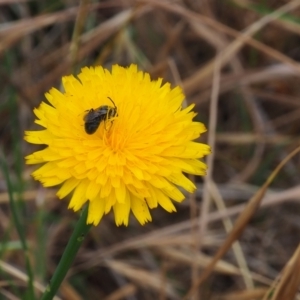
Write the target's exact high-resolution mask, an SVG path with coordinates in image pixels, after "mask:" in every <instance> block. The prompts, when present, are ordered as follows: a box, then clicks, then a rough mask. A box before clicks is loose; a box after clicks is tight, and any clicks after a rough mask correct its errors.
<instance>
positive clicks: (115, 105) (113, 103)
mask: <svg viewBox="0 0 300 300" xmlns="http://www.w3.org/2000/svg"><path fill="white" fill-rule="evenodd" d="M107 98H108V99H109V100H110V101H111V102H112V103H113V105H114V107H115V108H117V106H116V104H115V102H114V101H112V99H111V98H110V97H107Z"/></svg>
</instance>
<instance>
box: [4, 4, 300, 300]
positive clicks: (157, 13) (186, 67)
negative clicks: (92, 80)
mask: <svg viewBox="0 0 300 300" xmlns="http://www.w3.org/2000/svg"><path fill="white" fill-rule="evenodd" d="M299 34H300V1H299V0H294V1H288V0H277V1H258V0H257V1H248V0H232V1H229V0H228V1H227V0H223V1H219V0H210V1H209V0H202V1H200V0H196V1H192V0H176V1H175V0H174V1H171V0H170V1H159V0H140V1H134V0H132V1H130V0H119V1H118V0H116V1H114V0H107V1H101V2H100V1H99V2H98V1H88V0H82V1H81V2H80V3H77V1H72V0H70V1H26V0H25V1H21V0H2V1H0V57H1V65H0V72H1V81H0V87H1V89H0V92H1V97H0V99H1V100H0V139H1V159H2V160H5V161H6V164H7V168H8V172H9V177H10V180H11V189H10V190H8V188H7V186H8V185H7V178H6V176H5V170H4V168H3V167H2V171H3V172H2V174H3V176H2V174H1V178H0V191H1V194H0V237H1V238H0V269H1V272H0V295H1V297H0V298H1V299H2V298H3V299H26V297H25V296H24V291H25V290H26V284H27V283H26V282H27V279H28V273H27V269H26V261H25V259H24V251H23V250H22V249H23V248H22V246H21V243H20V238H19V236H18V234H17V231H16V230H15V224H14V222H13V218H12V215H11V211H10V209H9V197H10V194H9V192H10V191H11V192H13V194H12V195H11V196H13V197H14V198H15V199H16V200H18V201H19V202H18V205H19V213H20V216H19V217H20V222H21V224H22V226H23V229H24V234H25V237H26V241H27V244H28V247H29V252H28V253H29V260H30V263H31V265H32V269H33V273H34V279H35V282H34V288H35V291H36V293H37V295H40V294H39V291H42V290H43V289H44V284H46V283H47V280H49V278H50V276H51V274H52V273H53V270H54V269H55V266H56V264H57V262H58V260H59V258H60V256H61V254H62V252H63V250H64V247H65V245H66V243H67V240H68V237H69V235H70V232H71V230H72V224H73V222H75V220H76V219H77V216H76V215H74V213H73V212H71V211H68V210H67V201H63V202H61V201H58V200H57V198H56V196H55V190H54V189H53V190H52V189H47V190H46V189H43V188H42V187H40V186H38V185H37V183H36V182H33V180H32V179H31V177H30V172H31V171H32V168H30V167H28V166H26V167H25V166H24V161H23V157H24V155H26V154H27V153H29V152H30V151H31V150H32V148H31V146H30V145H28V144H25V143H24V142H23V141H22V140H23V132H24V130H25V129H30V128H31V129H32V128H33V127H32V126H33V125H32V123H33V122H32V121H33V114H32V108H33V107H36V106H38V105H39V103H40V101H42V100H43V99H44V96H43V94H44V93H45V92H46V91H47V90H48V89H49V88H51V87H52V86H55V87H59V85H60V79H61V77H62V76H63V75H67V74H70V73H77V72H78V70H79V69H80V68H81V67H82V66H85V65H98V64H100V65H103V66H105V67H107V68H110V66H111V65H112V64H120V65H125V66H126V65H129V64H131V63H136V64H138V65H139V67H140V68H141V69H143V70H145V71H147V72H150V73H151V75H152V77H153V78H157V77H163V78H164V79H165V80H166V81H170V82H172V84H173V85H181V86H182V87H183V89H184V91H185V94H186V96H187V99H186V101H187V102H188V103H195V104H196V110H197V112H198V116H197V119H199V120H201V121H202V122H204V123H205V124H206V125H207V127H208V129H209V130H208V133H207V134H206V135H205V136H204V137H203V139H205V141H206V142H208V143H209V144H210V145H211V146H212V148H213V153H212V155H210V156H209V158H208V160H207V163H208V165H209V171H208V174H207V176H206V178H205V180H204V182H202V181H200V179H198V178H194V180H195V181H196V183H197V186H198V190H197V192H196V193H195V194H194V195H187V200H185V202H183V203H182V204H181V205H178V206H177V208H178V212H177V213H176V214H168V213H166V212H165V211H163V210H160V209H156V210H155V211H153V222H152V223H150V224H148V225H146V226H144V227H141V226H140V225H139V224H137V222H136V221H135V220H134V219H132V220H131V223H130V226H129V227H127V228H124V227H120V228H117V227H116V226H115V224H114V220H113V217H112V216H111V215H108V216H106V217H105V218H104V219H103V221H101V223H100V225H99V226H98V227H96V228H93V229H92V231H91V232H90V235H89V236H88V237H87V239H86V241H85V244H84V246H83V248H82V249H81V250H80V252H79V254H78V256H77V259H76V261H75V263H74V265H73V268H72V269H71V270H70V272H69V274H68V277H67V279H66V280H65V282H64V284H63V286H62V287H61V289H60V294H59V295H58V297H57V299H66V300H67V299H70V300H73V299H74V300H77V299H78V300H79V299H105V300H117V299H128V300H135V299H145V300H147V299H149V300H150V299H160V300H163V299H204V300H210V299H212V300H217V299H218V300H225V299H226V300H246V299H249V300H256V299H257V300H258V299H263V300H293V299H300V295H299V294H298V292H299V291H298V290H299V284H300V248H299V241H300V222H299V215H300V206H299V200H300V185H299V182H300V181H299V180H300V171H299V170H300V168H299V167H300V161H299V154H297V153H298V152H297V151H298V150H299V149H298V148H297V147H298V145H299V141H300V138H299V129H300V123H298V118H299V115H300V100H299V99H300V98H299V95H300V89H299V87H300V85H299V82H300V81H299V75H300V64H299V60H300V55H299V53H300V52H299V51H300V39H299ZM145 113H147V112H145ZM295 149H296V150H295ZM297 149H298V150H297ZM293 151H294V152H293ZM287 158H288V159H287ZM277 166H280V170H279V169H276V167H277ZM275 173H276V176H273V175H275ZM271 174H272V177H270V175H271ZM24 297H25V298H24Z"/></svg>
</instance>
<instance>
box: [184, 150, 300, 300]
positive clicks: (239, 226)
mask: <svg viewBox="0 0 300 300" xmlns="http://www.w3.org/2000/svg"><path fill="white" fill-rule="evenodd" d="M299 152H300V146H299V147H298V148H296V149H295V150H294V151H293V152H291V153H290V154H289V155H288V156H287V157H286V158H285V159H284V160H283V161H282V162H281V163H280V164H279V165H278V166H277V168H276V169H275V170H274V171H273V172H272V174H271V175H270V176H269V177H268V179H267V180H266V182H265V183H264V185H263V186H262V187H261V188H260V189H259V190H258V191H257V193H256V194H255V195H254V196H253V197H252V198H251V199H250V200H249V203H248V204H247V205H246V207H245V209H244V210H243V212H242V213H241V214H240V215H239V217H238V219H237V221H236V222H235V224H234V227H233V229H232V231H231V232H230V233H229V234H228V236H227V238H226V239H225V242H224V243H223V245H222V246H221V247H220V248H219V250H218V252H217V253H216V255H215V256H214V259H213V260H212V262H211V263H210V264H209V265H208V267H207V268H206V269H205V270H204V271H203V273H202V274H201V276H200V277H199V279H198V281H197V286H194V287H192V288H191V289H190V291H189V292H188V293H187V295H186V296H185V297H184V299H188V298H189V297H190V296H191V295H193V293H194V290H196V289H197V287H198V286H199V285H201V284H202V283H203V282H204V280H205V279H206V278H207V277H208V276H209V275H210V274H211V272H212V271H213V268H214V267H215V264H216V263H217V261H218V260H219V259H220V258H221V257H223V255H224V254H225V253H226V252H227V251H228V249H229V248H230V247H231V245H232V244H233V242H234V241H235V240H237V239H238V238H239V237H240V235H241V234H242V232H243V230H244V228H245V226H246V225H247V224H248V222H249V220H250V219H251V217H252V216H253V215H254V213H255V212H256V210H257V208H258V207H259V205H260V202H261V200H262V199H263V196H264V195H265V193H266V191H267V188H268V186H269V185H270V184H271V182H272V181H273V180H274V178H275V177H276V176H277V174H278V173H279V171H280V170H281V169H282V167H283V166H284V165H285V164H286V163H287V162H288V161H289V160H290V159H291V158H292V157H293V156H295V155H296V154H297V153H299Z"/></svg>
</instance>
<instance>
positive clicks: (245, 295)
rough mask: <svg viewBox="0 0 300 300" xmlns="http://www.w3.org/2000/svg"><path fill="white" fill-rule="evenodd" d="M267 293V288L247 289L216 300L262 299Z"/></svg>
mask: <svg viewBox="0 0 300 300" xmlns="http://www.w3.org/2000/svg"><path fill="white" fill-rule="evenodd" d="M265 293H266V289H265V288H260V289H254V290H247V291H243V292H235V293H230V294H227V295H224V296H223V295H222V296H219V297H217V298H216V300H261V297H262V296H263V295H264V294H265Z"/></svg>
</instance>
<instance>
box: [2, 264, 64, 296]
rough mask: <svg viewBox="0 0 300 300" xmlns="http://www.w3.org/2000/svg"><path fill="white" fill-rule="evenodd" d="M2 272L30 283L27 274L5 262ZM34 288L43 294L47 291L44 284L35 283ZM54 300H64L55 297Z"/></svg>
mask: <svg viewBox="0 0 300 300" xmlns="http://www.w3.org/2000/svg"><path fill="white" fill-rule="evenodd" d="M0 270H1V273H3V272H5V273H7V274H9V275H11V276H13V277H15V278H17V279H19V280H21V281H22V282H27V281H28V276H27V274H25V273H24V272H22V271H20V270H18V269H17V268H15V267H13V266H12V265H10V264H8V263H6V262H4V261H1V260H0ZM33 286H34V288H35V289H36V290H37V291H39V292H43V291H44V290H45V286H43V285H42V284H40V283H39V282H37V281H34V282H33ZM53 300H62V299H61V298H60V297H57V296H55V297H54V298H53Z"/></svg>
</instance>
